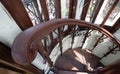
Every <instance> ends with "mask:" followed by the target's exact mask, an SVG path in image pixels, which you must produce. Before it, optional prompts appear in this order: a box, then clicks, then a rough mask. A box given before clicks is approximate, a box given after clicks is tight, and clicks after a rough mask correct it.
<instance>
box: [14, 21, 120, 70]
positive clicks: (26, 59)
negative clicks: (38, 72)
mask: <svg viewBox="0 0 120 74" xmlns="http://www.w3.org/2000/svg"><path fill="white" fill-rule="evenodd" d="M68 25H69V27H68ZM95 33H97V35H98V36H96V37H97V38H95V39H94V40H95V41H94V42H92V45H91V46H90V48H88V49H87V48H85V49H86V50H89V51H91V53H93V51H94V50H96V47H97V46H99V45H100V44H101V43H102V42H105V40H109V41H110V43H111V44H110V46H104V47H107V48H108V49H106V50H107V51H106V52H105V53H104V54H102V56H98V57H99V58H100V59H103V58H105V57H106V56H108V55H109V54H115V53H116V52H118V51H120V41H118V40H117V39H116V38H115V37H114V36H113V35H112V34H111V33H109V32H108V31H107V30H105V29H104V28H102V27H99V26H96V25H94V24H92V23H87V22H84V21H81V20H75V19H57V20H52V21H48V22H45V23H41V24H39V25H36V26H34V27H31V28H29V29H27V30H25V31H23V32H22V33H21V34H19V35H18V36H17V38H16V39H15V41H14V44H13V47H12V56H13V58H14V60H15V61H16V62H17V63H19V64H22V65H26V64H30V63H31V62H32V61H33V60H34V59H35V57H36V55H37V53H39V54H40V55H41V56H42V57H43V59H44V60H41V61H44V63H46V62H47V63H48V64H49V67H50V68H53V67H54V63H55V61H52V57H50V55H51V54H52V53H51V52H52V51H53V50H54V48H55V47H56V46H57V47H58V49H57V50H58V51H60V54H59V53H57V57H58V56H60V55H62V54H63V53H64V52H65V50H66V49H65V50H64V48H63V46H64V42H63V39H64V38H65V37H66V36H70V39H71V42H70V43H69V44H70V46H69V48H73V45H74V42H75V37H77V36H82V38H81V39H82V40H81V42H80V41H78V43H79V45H78V46H76V47H79V48H82V49H84V46H85V43H88V44H89V42H88V41H87V39H89V37H90V36H92V35H96V34H95ZM76 47H74V48H76ZM69 48H68V49H69ZM97 49H98V48H97ZM98 50H99V49H98Z"/></svg>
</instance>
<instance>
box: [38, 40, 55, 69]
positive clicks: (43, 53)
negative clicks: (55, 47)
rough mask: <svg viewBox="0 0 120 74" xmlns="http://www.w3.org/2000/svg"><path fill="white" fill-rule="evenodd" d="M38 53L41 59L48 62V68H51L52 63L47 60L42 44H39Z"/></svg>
mask: <svg viewBox="0 0 120 74" xmlns="http://www.w3.org/2000/svg"><path fill="white" fill-rule="evenodd" d="M38 52H39V53H40V54H41V55H42V57H43V58H44V59H45V60H47V61H48V64H49V65H50V67H52V66H53V63H52V61H51V59H50V58H49V56H48V54H47V52H46V51H45V48H44V47H43V44H42V42H39V49H38Z"/></svg>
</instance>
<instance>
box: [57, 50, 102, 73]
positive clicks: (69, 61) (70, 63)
mask: <svg viewBox="0 0 120 74" xmlns="http://www.w3.org/2000/svg"><path fill="white" fill-rule="evenodd" d="M99 60H100V59H99V58H98V57H97V56H95V55H93V54H91V53H90V52H88V51H86V50H82V49H80V48H75V49H69V50H67V51H66V52H64V53H63V55H62V56H59V57H58V59H57V61H56V64H55V66H56V67H57V68H58V70H62V71H73V72H87V73H88V74H89V72H92V71H94V70H96V69H97V68H98V67H101V66H103V65H102V64H101V63H100V62H99ZM60 73H61V72H60ZM64 74H67V73H64ZM72 74H74V73H72ZM83 74H84V73H83Z"/></svg>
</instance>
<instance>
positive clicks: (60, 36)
mask: <svg viewBox="0 0 120 74" xmlns="http://www.w3.org/2000/svg"><path fill="white" fill-rule="evenodd" d="M58 38H59V39H58V40H59V47H60V52H61V55H62V48H63V47H62V35H61V28H58Z"/></svg>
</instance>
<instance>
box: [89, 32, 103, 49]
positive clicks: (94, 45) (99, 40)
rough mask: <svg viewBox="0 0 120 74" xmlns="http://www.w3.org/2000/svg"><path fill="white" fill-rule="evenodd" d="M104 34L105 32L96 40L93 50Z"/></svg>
mask: <svg viewBox="0 0 120 74" xmlns="http://www.w3.org/2000/svg"><path fill="white" fill-rule="evenodd" d="M103 36H104V34H102V35H101V36H100V37H99V38H98V39H97V41H96V43H95V44H94V45H93V48H92V49H91V51H93V50H94V48H95V47H96V46H97V45H98V43H99V42H100V40H101V38H102V37H103Z"/></svg>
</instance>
